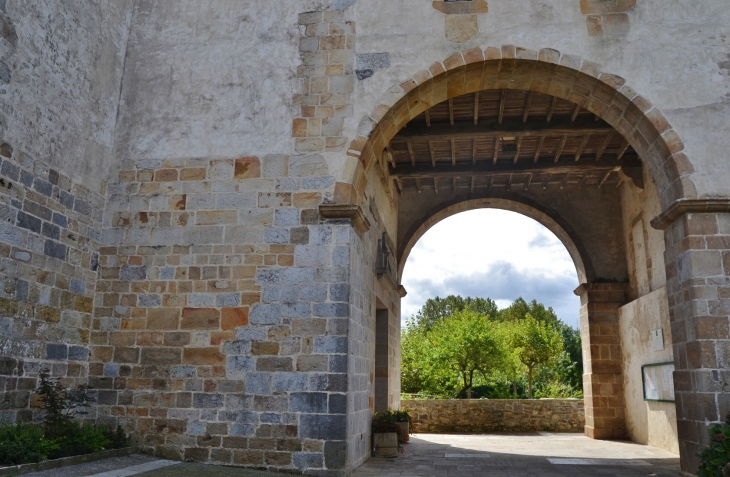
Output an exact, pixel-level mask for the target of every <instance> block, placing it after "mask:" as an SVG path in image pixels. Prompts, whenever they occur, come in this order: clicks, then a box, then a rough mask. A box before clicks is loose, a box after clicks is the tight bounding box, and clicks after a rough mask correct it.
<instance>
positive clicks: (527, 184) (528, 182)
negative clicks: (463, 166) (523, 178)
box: [472, 173, 534, 190]
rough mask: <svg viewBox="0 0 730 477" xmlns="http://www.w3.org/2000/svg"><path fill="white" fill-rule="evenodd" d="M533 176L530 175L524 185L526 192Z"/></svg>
mask: <svg viewBox="0 0 730 477" xmlns="http://www.w3.org/2000/svg"><path fill="white" fill-rule="evenodd" d="M533 175H534V174H533V173H530V177H529V178H528V179H527V182H526V183H525V190H528V189H529V188H530V184H532V176H533ZM472 177H474V176H472Z"/></svg>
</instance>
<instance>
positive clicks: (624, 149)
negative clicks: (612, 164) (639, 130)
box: [616, 139, 631, 161]
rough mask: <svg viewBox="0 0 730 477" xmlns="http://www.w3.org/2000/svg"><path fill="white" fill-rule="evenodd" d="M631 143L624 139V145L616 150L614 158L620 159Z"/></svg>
mask: <svg viewBox="0 0 730 477" xmlns="http://www.w3.org/2000/svg"><path fill="white" fill-rule="evenodd" d="M630 145H631V144H629V141H627V140H626V139H624V145H623V147H621V149H620V150H619V152H618V155H617V156H616V160H617V161H620V160H621V158H622V157H624V154H626V150H627V149H628V148H629V146H630Z"/></svg>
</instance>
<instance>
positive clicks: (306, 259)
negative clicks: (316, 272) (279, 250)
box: [294, 245, 331, 267]
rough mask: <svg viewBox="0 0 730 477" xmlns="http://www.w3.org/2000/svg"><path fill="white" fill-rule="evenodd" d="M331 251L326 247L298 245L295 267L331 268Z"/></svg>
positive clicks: (295, 253)
mask: <svg viewBox="0 0 730 477" xmlns="http://www.w3.org/2000/svg"><path fill="white" fill-rule="evenodd" d="M330 254H331V249H330V248H329V247H328V246H326V245H297V247H296V249H295V250H294V265H296V266H297V267H329V266H330V263H331V258H330Z"/></svg>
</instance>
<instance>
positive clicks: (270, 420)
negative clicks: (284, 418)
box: [260, 412, 281, 424]
mask: <svg viewBox="0 0 730 477" xmlns="http://www.w3.org/2000/svg"><path fill="white" fill-rule="evenodd" d="M260 418H261V422H262V423H265V424H279V423H280V422H281V416H280V415H279V414H278V413H275V412H262V413H261V416H260Z"/></svg>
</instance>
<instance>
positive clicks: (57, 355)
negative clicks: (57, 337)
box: [46, 343, 68, 359]
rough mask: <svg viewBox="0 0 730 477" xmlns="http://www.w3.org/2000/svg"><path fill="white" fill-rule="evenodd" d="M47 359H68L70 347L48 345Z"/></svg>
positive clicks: (57, 344) (55, 344) (54, 344)
mask: <svg viewBox="0 0 730 477" xmlns="http://www.w3.org/2000/svg"><path fill="white" fill-rule="evenodd" d="M46 359H68V346H66V345H65V344H60V343H47V344H46Z"/></svg>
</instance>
